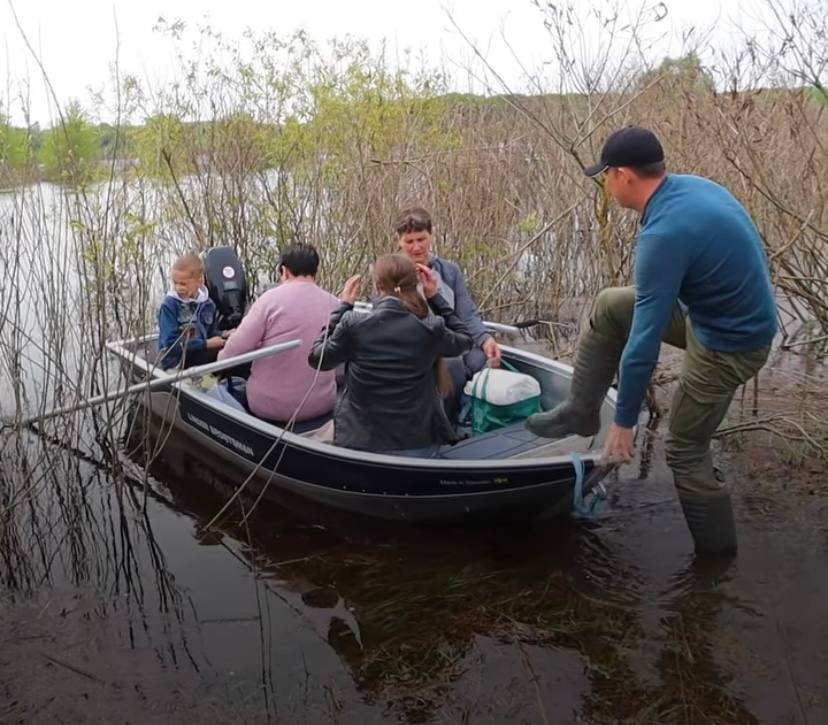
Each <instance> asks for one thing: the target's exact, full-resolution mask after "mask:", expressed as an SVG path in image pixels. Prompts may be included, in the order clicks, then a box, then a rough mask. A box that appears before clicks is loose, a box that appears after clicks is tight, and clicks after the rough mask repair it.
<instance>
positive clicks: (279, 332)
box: [218, 279, 339, 421]
mask: <svg viewBox="0 0 828 725" xmlns="http://www.w3.org/2000/svg"><path fill="white" fill-rule="evenodd" d="M338 303H339V301H338V300H337V298H336V297H334V296H333V295H332V294H330V293H328V292H326V291H325V290H323V289H322V288H321V287H319V286H317V285H316V284H315V283H314V282H311V281H308V280H303V279H293V280H288V281H287V282H283V283H282V284H280V285H279V286H277V287H274V288H273V289H270V290H268V291H267V292H265V293H264V294H263V295H262V296H261V297H259V298H258V299H257V300H256V301H255V302H254V303H253V306H252V307H251V308H250V310H249V311H248V312H247V314H246V315H245V316H244V319H243V320H242V322H241V325H239V327H238V328H237V329H236V330H235V331H234V332H233V334H232V335H231V336H230V339H229V340H228V341H227V344H226V345H225V346H224V348H223V349H222V350H221V352H219V356H218V357H219V360H222V359H225V358H228V357H232V356H234V355H241V354H242V353H245V352H250V351H251V350H257V349H258V348H260V347H266V346H268V345H275V344H276V343H277V342H286V341H287V340H293V339H296V338H300V339H301V340H302V344H301V346H299V347H297V348H294V349H293V350H288V351H287V352H280V353H277V354H276V355H271V356H269V357H266V358H263V359H261V360H256V361H255V362H254V363H253V370H252V372H251V374H250V379H249V380H248V381H247V402H248V405H249V406H250V410H251V412H252V413H254V414H255V415H257V416H259V417H261V418H267V419H269V420H278V421H286V420H289V419H290V418H291V416H292V415H293V413H294V411H295V410H296V409H297V407H298V406H299V404H300V403H301V402H302V399H303V398H304V397H305V395H306V394H307V395H308V398H307V400H306V401H305V403H304V405H303V406H302V409H301V410H300V411H299V413H298V415H297V416H296V420H297V421H301V420H307V419H308V418H315V417H316V416H319V415H322V414H323V413H326V412H328V411H329V410H331V409H332V408H333V406H334V402H335V401H336V381H335V379H334V372H333V371H329V372H320V373H319V377H318V378H316V383H315V384H314V382H313V381H314V377H316V370H315V369H314V368H312V367H310V365H308V353H309V351H310V348H311V346H312V344H313V341H314V340H315V339H316V337H317V335H319V331H320V330H321V329H322V328H323V327H324V326H325V325H327V324H328V318H329V317H330V314H331V310H333V309H334V308H335V307H336V306H337V304H338ZM311 388H312V389H311ZM309 389H311V390H310V393H308V390H309Z"/></svg>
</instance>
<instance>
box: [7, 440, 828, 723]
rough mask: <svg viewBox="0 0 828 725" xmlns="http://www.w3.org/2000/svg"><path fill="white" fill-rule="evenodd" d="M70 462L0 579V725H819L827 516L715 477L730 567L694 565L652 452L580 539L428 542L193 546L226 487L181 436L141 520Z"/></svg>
mask: <svg viewBox="0 0 828 725" xmlns="http://www.w3.org/2000/svg"><path fill="white" fill-rule="evenodd" d="M76 465H77V475H78V476H80V477H81V478H82V479H83V480H84V484H83V485H82V486H80V487H79V488H78V491H79V492H80V493H77V494H76V495H77V497H78V501H77V510H78V511H79V515H80V516H81V517H82V518H83V525H82V528H83V532H79V533H77V534H76V535H71V534H68V535H66V536H65V538H62V539H61V540H60V541H58V542H56V544H57V546H56V547H55V553H54V554H53V556H54V560H53V561H49V562H48V564H49V566H48V567H47V566H46V563H45V562H44V561H40V562H38V563H37V566H36V567H34V568H33V570H34V569H37V570H38V571H41V572H44V571H47V570H48V571H49V572H50V573H49V575H48V577H47V576H46V575H45V574H43V575H41V578H40V579H38V577H37V576H33V577H30V579H29V580H27V581H24V577H23V571H22V569H21V566H20V565H18V570H17V573H18V577H17V581H16V583H15V582H12V581H11V580H10V579H9V574H10V572H12V565H13V562H9V561H8V560H6V561H4V562H3V569H4V574H5V576H4V581H5V585H3V586H4V587H5V588H0V612H2V616H0V722H3V723H5V722H26V723H41V722H42V723H52V722H95V723H97V722H100V723H112V722H131V723H138V722H140V723H178V722H181V723H184V722H186V723H196V722H197V723H201V722H205V723H206V722H245V723H246V722H251V723H256V722H286V723H294V722H295V723H322V722H336V723H374V722H376V723H385V722H409V723H617V722H630V723H825V722H828V617H826V616H825V614H826V611H828V498H824V497H819V496H816V495H799V494H788V495H784V496H780V495H778V494H763V493H760V492H759V491H761V490H763V489H762V487H761V486H760V485H759V484H758V483H756V482H748V481H737V482H735V488H736V489H737V491H738V493H737V495H736V506H737V519H738V524H739V530H740V544H741V548H740V552H739V555H738V557H736V558H733V559H724V560H718V561H708V562H697V561H696V560H695V559H694V557H693V556H692V554H691V542H690V538H689V534H688V533H687V531H686V529H685V525H684V521H683V519H682V517H681V513H680V510H679V507H678V504H677V502H676V499H675V496H674V493H673V490H672V487H671V485H670V483H669V476H668V473H667V470H666V468H665V466H664V464H663V462H662V461H661V460H660V458H659V455H658V452H656V455H655V459H654V462H653V465H652V467H651V468H650V470H649V473H648V476H647V478H646V479H644V480H637V479H636V478H634V475H635V473H636V471H637V470H638V469H637V468H636V467H635V466H630V467H628V468H627V469H625V475H624V476H622V477H621V479H620V480H615V481H611V482H610V496H609V499H608V500H607V501H606V502H605V504H604V507H603V509H602V511H601V514H600V516H599V518H598V520H597V521H594V522H578V521H570V520H562V521H555V522H545V523H542V524H537V525H534V526H531V527H521V528H474V529H451V530H445V529H429V528H412V527H409V526H403V525H397V524H381V523H378V524H370V523H367V522H366V521H364V520H360V519H354V518H350V517H347V516H344V515H341V514H334V513H329V512H326V511H324V510H322V509H320V508H318V507H310V506H308V505H306V504H301V503H300V502H298V501H292V500H286V501H285V505H284V506H283V507H277V506H275V505H270V506H268V507H266V508H262V509H260V510H259V511H258V512H257V514H256V515H255V516H254V517H253V518H252V519H250V520H249V523H248V525H238V526H237V525H235V524H228V525H227V526H225V528H224V529H223V530H222V531H221V532H220V533H210V534H205V533H203V532H202V526H203V525H204V524H205V523H206V522H207V521H208V520H209V519H210V518H211V517H212V516H213V514H215V513H216V511H217V510H218V509H219V507H220V506H221V504H222V502H223V500H224V498H223V497H222V496H221V495H219V493H217V491H221V490H225V491H226V490H227V489H228V488H229V487H232V486H233V484H234V483H237V482H238V479H237V478H235V477H234V473H233V472H232V471H226V470H223V469H222V465H221V463H220V461H217V460H215V459H212V458H210V457H209V456H206V455H204V454H203V453H202V452H200V451H193V450H192V448H191V447H190V446H189V444H188V443H187V441H186V440H182V439H180V438H176V437H173V438H171V439H170V440H169V441H168V443H167V446H166V447H165V449H164V453H163V455H162V457H161V458H159V459H158V460H157V461H156V462H155V464H154V465H153V466H152V469H151V477H150V478H149V479H148V481H147V483H148V486H149V487H148V489H147V490H148V493H149V496H148V498H147V507H146V514H145V515H144V514H142V512H141V509H140V506H137V507H136V506H134V505H131V504H129V503H128V500H129V497H130V494H133V495H135V496H136V497H137V500H138V501H139V502H140V500H141V497H142V495H143V485H144V484H143V482H141V481H136V482H135V484H134V486H133V487H132V488H131V489H130V488H127V489H118V488H117V487H114V486H113V485H112V484H111V482H110V481H109V480H108V479H107V477H106V475H105V473H104V472H103V471H101V470H100V469H99V468H96V467H95V466H94V465H93V464H92V463H85V462H82V461H81V462H77V463H76ZM55 486H56V488H55V490H58V489H59V486H60V483H59V482H56V483H55ZM119 494H120V499H119ZM119 500H123V501H127V503H125V504H123V505H119ZM240 513H241V512H239V515H237V516H236V517H235V519H236V520H239V519H240V518H241V515H240ZM24 584H25V586H24ZM21 589H25V590H27V593H26V594H22V593H20V590H21Z"/></svg>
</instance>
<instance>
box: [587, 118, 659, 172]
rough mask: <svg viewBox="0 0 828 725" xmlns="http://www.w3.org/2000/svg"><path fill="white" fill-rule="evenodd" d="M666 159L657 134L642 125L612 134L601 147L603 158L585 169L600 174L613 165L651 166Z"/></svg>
mask: <svg viewBox="0 0 828 725" xmlns="http://www.w3.org/2000/svg"><path fill="white" fill-rule="evenodd" d="M659 161H664V149H663V148H661V142H660V141H659V140H658V139H657V138H656V135H655V134H654V133H653V132H652V131H650V130H648V129H646V128H641V127H640V126H627V127H626V128H619V129H618V130H617V131H615V132H613V133H612V134H610V137H609V138H608V139H607V140H606V141H605V142H604V148H602V149H601V160H600V161H599V162H598V163H597V164H592V165H591V166H587V167H586V168H585V169H584V174H586V175H587V176H598V174H600V173H601V172H603V171H606V170H607V169H609V168H611V167H615V168H618V167H619V166H649V165H650V164H657V163H658V162H659Z"/></svg>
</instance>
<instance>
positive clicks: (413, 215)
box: [394, 206, 431, 237]
mask: <svg viewBox="0 0 828 725" xmlns="http://www.w3.org/2000/svg"><path fill="white" fill-rule="evenodd" d="M394 229H396V230H397V236H398V237H399V236H402V235H403V234H410V233H411V232H428V233H429V234H430V233H431V214H429V213H428V212H427V211H426V210H425V209H423V208H422V207H421V206H412V207H409V208H408V209H403V210H402V211H401V212H400V213H399V215H398V216H397V223H396V224H395V225H394Z"/></svg>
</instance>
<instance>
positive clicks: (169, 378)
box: [0, 340, 302, 428]
mask: <svg viewBox="0 0 828 725" xmlns="http://www.w3.org/2000/svg"><path fill="white" fill-rule="evenodd" d="M301 344H302V341H301V340H288V341H287V342H280V343H277V344H276V345H270V346H269V347H262V348H259V349H258V350H253V351H252V352H246V353H244V354H242V355H236V356H235V357H229V358H226V359H225V360H217V361H216V362H212V363H206V364H205V365H195V366H193V367H191V368H187V369H186V370H179V371H177V372H176V373H174V374H169V373H164V374H162V375H161V377H158V378H154V379H153V380H147V381H145V382H143V383H136V384H135V385H130V386H129V387H128V388H125V389H123V390H111V391H109V392H107V393H103V394H101V395H96V396H95V397H94V398H89V399H87V400H82V401H80V402H79V403H74V404H72V405H67V406H66V407H63V408H54V409H53V410H49V411H47V412H45V413H38V414H37V415H32V416H30V417H28V418H23V419H21V420H15V419H13V418H12V419H6V420H4V421H2V422H0V428H11V427H14V426H20V427H27V426H29V425H31V424H32V423H41V422H43V421H44V420H49V419H50V418H57V417H58V416H60V415H68V414H69V413H74V412H76V411H78V410H83V409H84V408H92V407H94V406H96V405H100V404H101V403H106V402H107V401H109V400H117V399H119V398H125V397H126V396H128V395H132V394H133V393H141V392H148V391H152V390H158V389H159V388H165V387H167V386H168V385H172V384H173V383H177V382H178V381H179V380H187V379H188V378H195V377H198V376H199V375H208V374H209V373H216V372H219V371H220V370H226V369H227V368H232V367H235V366H236V365H243V364H244V363H248V362H253V361H254V360H259V359H260V358H263V357H268V356H269V355H276V354H277V353H280V352H285V351H286V350H292V349H293V348H295V347H299V346H300V345H301Z"/></svg>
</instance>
